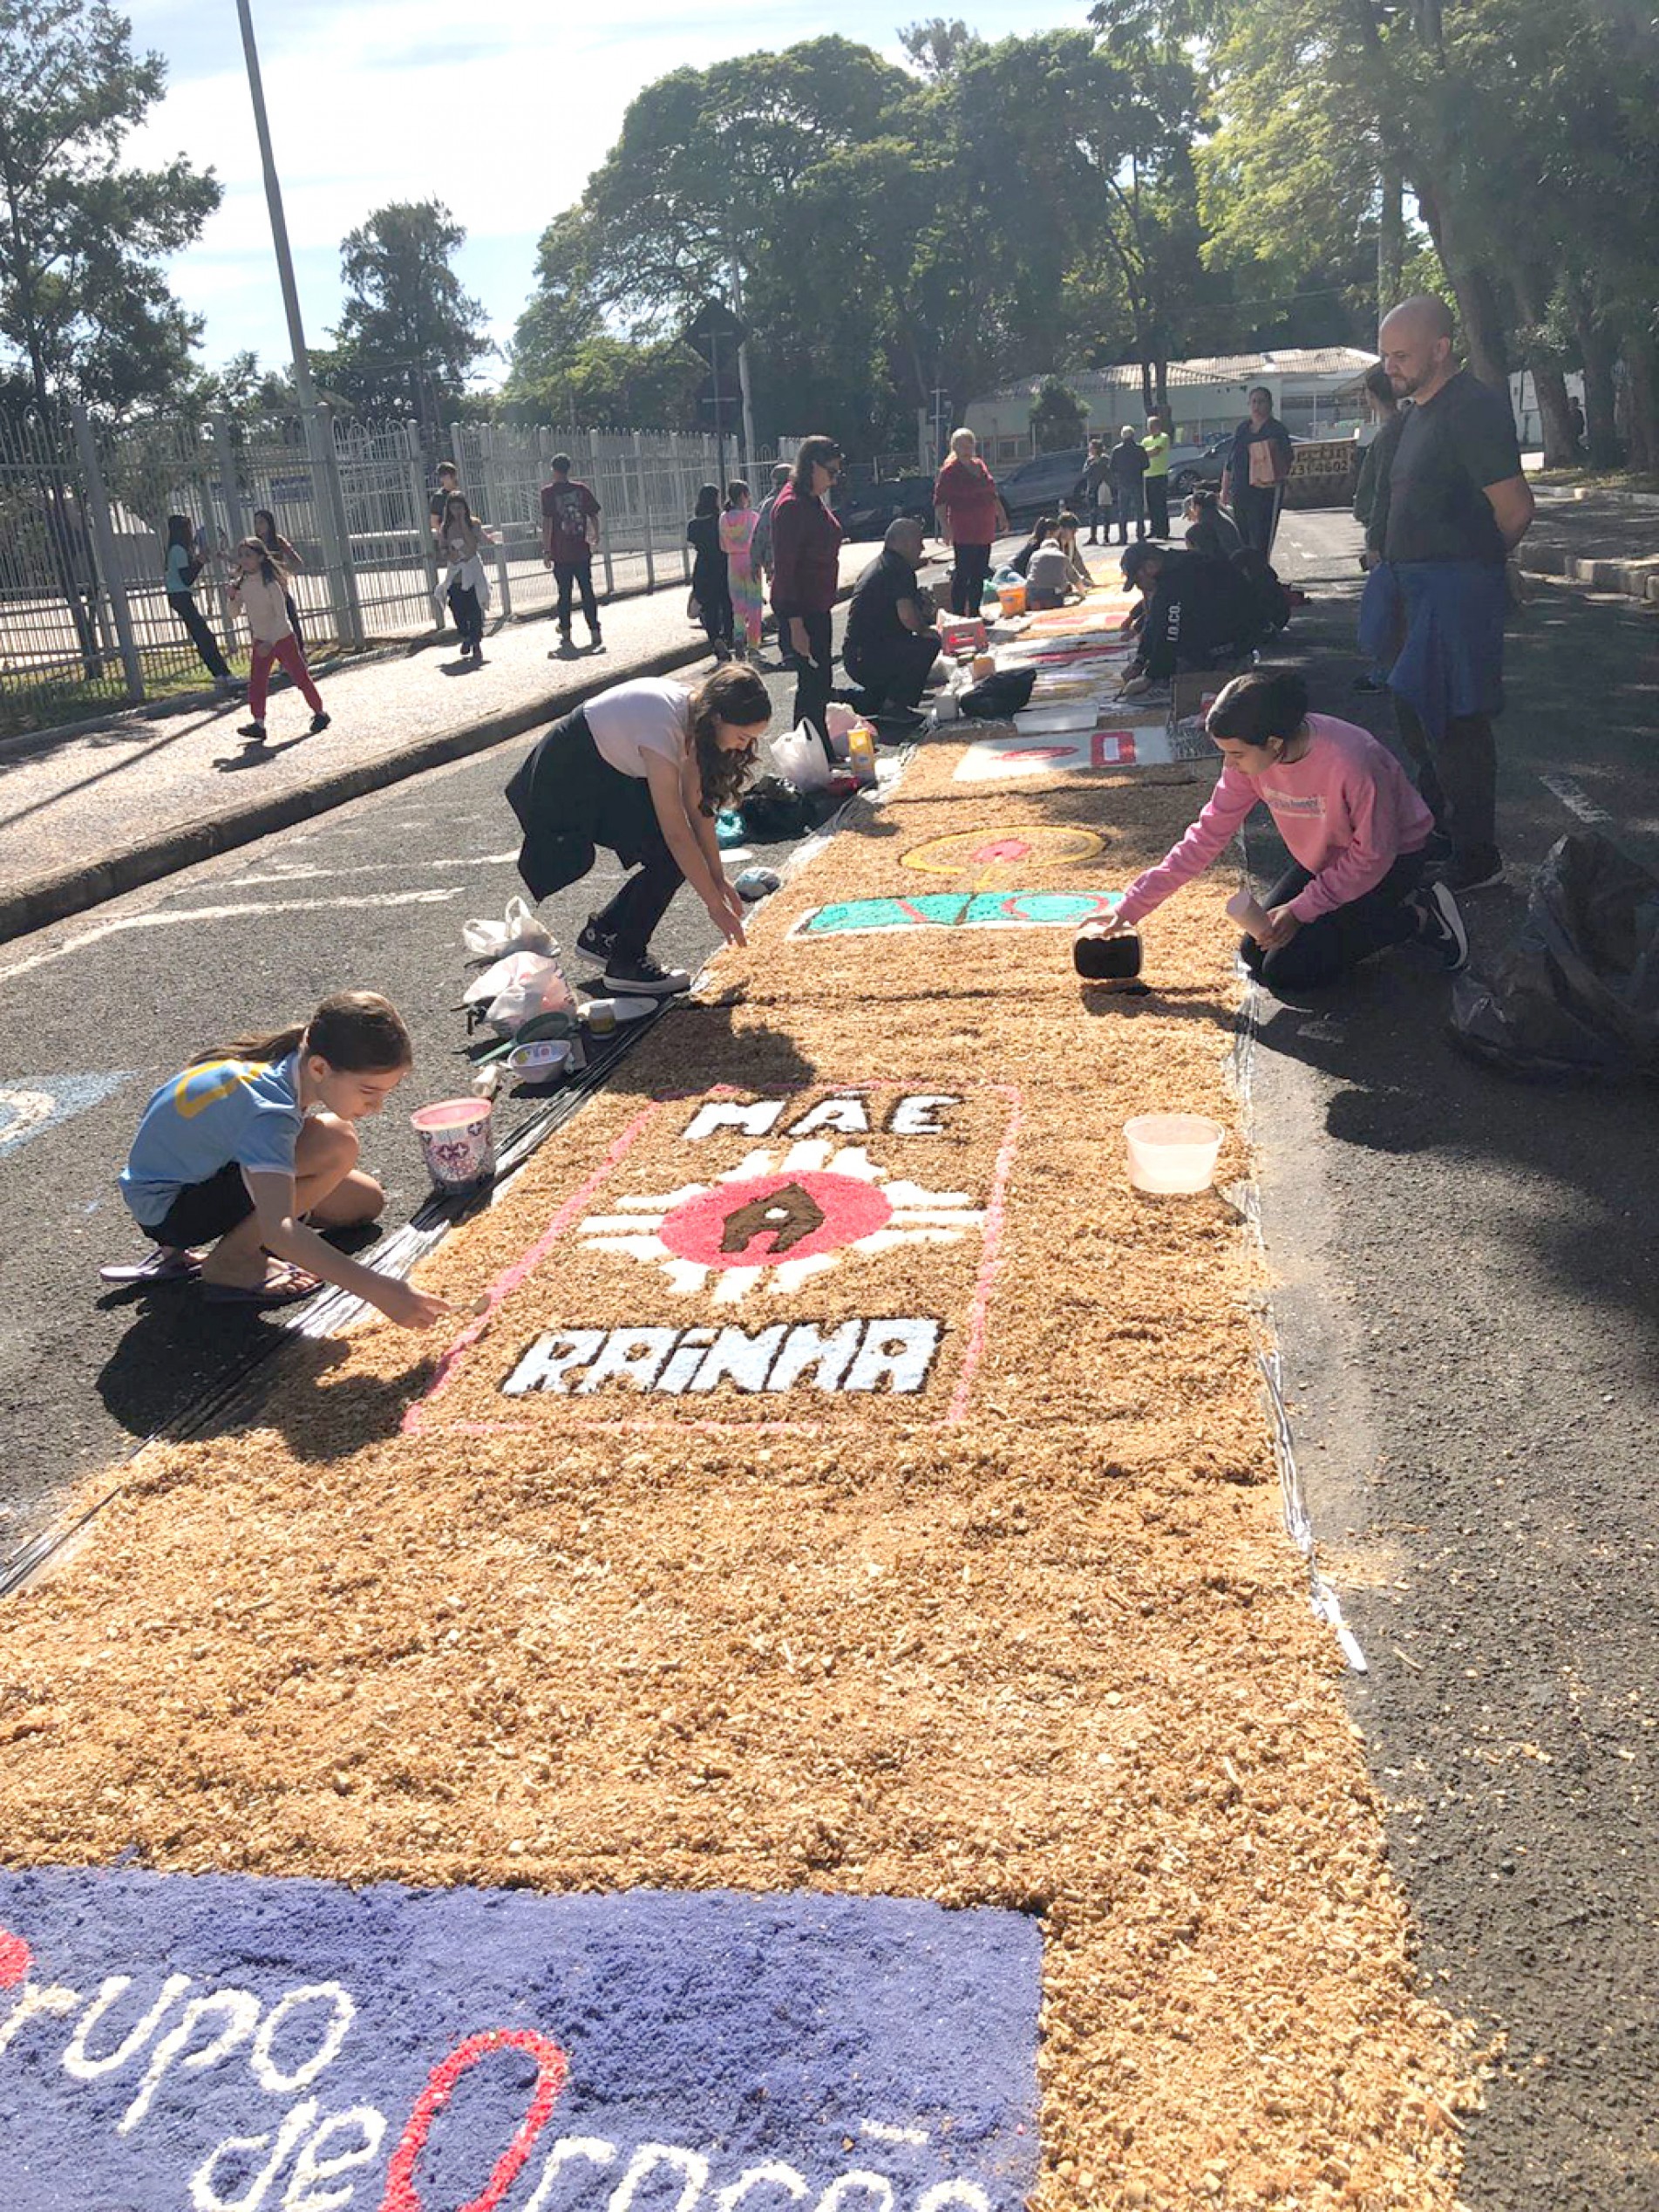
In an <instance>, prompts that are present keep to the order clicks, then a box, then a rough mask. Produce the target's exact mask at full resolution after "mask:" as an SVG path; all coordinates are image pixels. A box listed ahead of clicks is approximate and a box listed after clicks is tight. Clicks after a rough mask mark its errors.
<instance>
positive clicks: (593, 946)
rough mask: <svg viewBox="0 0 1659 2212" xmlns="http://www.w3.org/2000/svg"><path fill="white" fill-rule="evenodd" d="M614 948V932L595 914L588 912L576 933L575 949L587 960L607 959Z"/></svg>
mask: <svg viewBox="0 0 1659 2212" xmlns="http://www.w3.org/2000/svg"><path fill="white" fill-rule="evenodd" d="M615 949H616V932H615V930H614V929H607V928H606V927H605V925H604V923H603V922H602V921H601V920H600V918H599V916H598V915H596V914H590V915H588V919H587V921H586V922H584V923H583V924H582V926H581V929H579V930H578V931H577V933H576V950H577V951H578V952H585V953H586V954H587V956H588V958H589V960H609V958H610V956H611V954H612V953H613V952H614V951H615Z"/></svg>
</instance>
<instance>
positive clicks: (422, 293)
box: [330, 200, 490, 426]
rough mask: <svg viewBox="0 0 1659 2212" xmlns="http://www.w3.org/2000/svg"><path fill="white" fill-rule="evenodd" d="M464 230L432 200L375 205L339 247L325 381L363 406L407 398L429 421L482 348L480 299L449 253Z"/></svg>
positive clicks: (456, 390) (440, 412) (436, 418)
mask: <svg viewBox="0 0 1659 2212" xmlns="http://www.w3.org/2000/svg"><path fill="white" fill-rule="evenodd" d="M465 244H466V231H465V230H464V229H463V228H461V226H460V224H459V223H458V222H457V221H456V220H455V218H454V216H453V215H452V214H451V213H450V211H449V209H448V208H446V207H445V206H444V205H443V203H442V201H438V200H415V201H392V202H391V204H390V205H389V206H387V207H384V208H376V210H375V212H374V213H373V214H371V216H370V217H369V219H368V221H366V222H365V223H364V224H362V225H361V226H360V227H359V228H357V229H356V230H354V231H352V232H351V233H350V235H349V236H347V238H346V239H345V240H344V241H343V243H342V245H341V248H340V276H341V278H342V281H343V283H344V285H345V288H346V303H345V308H344V311H343V314H342V315H341V317H340V321H339V324H338V326H337V329H336V330H335V332H334V337H335V340H336V346H335V352H334V355H333V358H332V361H331V363H330V370H331V372H332V376H333V378H334V381H335V382H336V383H337V385H339V386H340V388H341V389H342V390H343V391H345V392H346V393H347V394H348V395H349V397H350V399H351V400H352V403H353V404H354V405H356V406H357V407H358V408H359V409H361V410H363V411H364V412H368V411H371V410H373V409H376V408H387V407H392V406H396V405H398V404H399V403H406V404H407V405H409V406H410V407H411V409H412V411H413V412H414V413H415V415H416V416H417V418H418V419H419V420H420V421H422V422H423V423H426V424H429V425H434V426H435V425H437V424H438V423H439V422H440V421H442V420H443V419H444V418H445V412H446V411H447V409H448V408H450V407H451V406H452V405H453V404H454V403H455V402H456V400H457V399H458V398H459V395H460V392H461V391H462V389H463V387H464V386H465V385H466V379H467V377H468V375H469V374H470V373H471V371H472V369H473V364H474V363H475V362H476V361H477V360H478V359H479V356H480V355H482V354H484V353H486V352H487V351H490V340H489V336H488V332H487V331H486V328H485V325H484V309H483V306H482V304H481V303H479V301H478V300H475V299H473V297H472V296H470V295H469V294H468V293H466V292H464V291H463V290H462V289H461V283H460V279H459V276H457V275H456V274H455V271H454V269H453V268H452V266H451V259H452V255H454V254H456V253H457V252H458V251H459V248H461V247H462V246H463V245H465Z"/></svg>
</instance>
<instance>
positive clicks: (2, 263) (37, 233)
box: [0, 0, 220, 415]
mask: <svg viewBox="0 0 1659 2212" xmlns="http://www.w3.org/2000/svg"><path fill="white" fill-rule="evenodd" d="M0 68H3V73H4V84H5V90H4V94H3V97H0V346H3V347H4V348H5V349H7V350H9V351H10V353H11V355H12V357H13V358H14V360H15V361H16V363H17V365H18V368H19V369H20V371H21V372H22V374H24V376H26V377H27V378H28V382H29V387H30V391H31V396H32V398H33V400H34V402H35V404H36V405H44V404H45V401H46V399H47V398H48V396H49V395H50V394H51V393H53V392H59V393H65V394H68V395H71V396H72V397H75V398H80V399H82V400H84V401H85V402H86V404H87V405H90V406H93V407H96V408H99V409H100V410H102V411H105V412H108V413H110V414H112V415H121V414H126V413H127V412H131V411H132V410H133V409H134V408H136V407H140V406H142V405H145V404H146V403H152V404H154V403H160V402H164V401H166V400H167V399H169V398H176V395H177V392H178V391H179V388H180V385H181V384H183V383H185V382H187V380H188V378H189V376H190V373H191V371H190V350H191V348H192V346H193V345H194V344H195V342H196V339H197V337H199V335H200V330H201V324H200V322H199V320H198V318H196V317H194V316H189V315H187V314H186V313H185V311H184V310H183V309H182V308H181V307H180V305H179V303H178V302H177V301H176V300H175V299H174V298H173V294H172V292H171V291H170V290H169V289H168V286H167V278H166V276H165V274H164V273H163V269H162V267H161V263H162V261H163V258H164V257H165V256H166V255H169V254H172V253H175V252H176V251H177V250H178V249H179V248H180V247H182V246H187V245H188V244H189V243H190V242H191V241H192V240H193V239H194V238H195V237H196V236H197V235H199V234H200V232H201V227H202V225H203V224H204V223H205V222H206V221H207V217H208V216H209V215H210V214H212V213H213V211H214V208H216V207H217V206H218V204H219V200H220V187H219V185H218V183H217V182H216V180H214V177H213V175H212V174H211V172H207V173H203V172H201V171H198V170H196V169H193V168H192V167H190V165H189V163H188V162H187V161H186V160H184V158H183V157H182V156H180V157H179V158H178V159H177V160H173V161H170V162H167V163H166V164H165V165H164V166H163V167H160V168H157V169H139V168H133V167H125V166H123V163H122V160H121V153H122V148H123V146H124V144H125V141H126V138H127V136H128V134H129V133H131V132H132V131H133V129H134V128H136V126H138V125H139V123H141V122H142V121H143V119H144V118H145V116H146V114H147V113H148V112H149V110H150V109H151V107H153V105H154V104H155V102H156V101H157V100H158V99H160V97H161V94H162V92H163V90H164V89H165V85H166V79H167V69H166V65H165V64H164V63H163V61H162V59H161V58H160V55H159V54H154V53H146V54H135V53H134V52H133V44H132V26H131V25H130V24H128V23H127V21H126V18H125V17H122V16H119V15H117V14H116V13H115V12H114V10H112V9H111V8H109V7H107V6H105V5H104V4H103V0H0Z"/></svg>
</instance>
